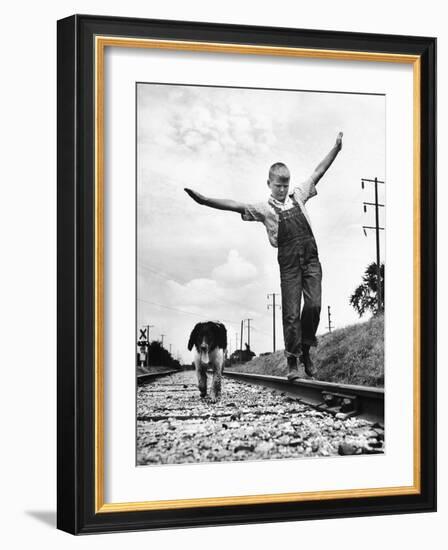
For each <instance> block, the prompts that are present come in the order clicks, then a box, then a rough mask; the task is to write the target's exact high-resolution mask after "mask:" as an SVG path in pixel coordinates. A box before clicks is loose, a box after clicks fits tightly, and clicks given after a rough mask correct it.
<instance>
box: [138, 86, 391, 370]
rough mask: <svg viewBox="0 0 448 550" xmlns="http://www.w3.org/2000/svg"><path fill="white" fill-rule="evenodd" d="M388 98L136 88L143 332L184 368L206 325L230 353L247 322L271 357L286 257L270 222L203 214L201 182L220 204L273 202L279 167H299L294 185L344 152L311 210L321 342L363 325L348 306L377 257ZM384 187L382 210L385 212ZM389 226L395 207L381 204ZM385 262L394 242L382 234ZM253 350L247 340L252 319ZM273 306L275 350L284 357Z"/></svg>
mask: <svg viewBox="0 0 448 550" xmlns="http://www.w3.org/2000/svg"><path fill="white" fill-rule="evenodd" d="M385 102H386V100H385V97H384V96H377V95H361V94H341V93H334V92H332V91H331V90H329V92H328V93H323V92H314V91H295V90H259V89H240V88H221V87H202V86H193V85H192V86H180V85H168V84H152V83H139V84H137V328H139V327H141V326H143V325H153V328H151V332H150V339H151V340H153V339H157V340H161V338H162V336H161V335H162V334H163V335H164V336H163V343H164V346H165V347H166V348H167V349H168V350H171V352H172V354H173V355H174V356H175V357H176V356H177V357H179V359H180V360H181V361H183V362H185V363H190V362H191V360H192V355H191V353H190V352H188V350H187V343H188V338H189V335H190V332H191V330H192V329H193V327H194V325H195V324H196V323H197V322H199V321H207V320H220V321H222V322H223V323H224V324H225V325H226V327H227V331H228V336H229V341H230V351H231V352H232V351H233V350H234V349H235V341H236V340H237V336H236V333H238V348H239V347H240V345H239V339H240V334H239V332H240V326H241V320H243V319H252V320H251V322H250V327H251V331H250V345H251V348H252V350H253V351H254V352H255V353H256V354H257V355H258V354H259V353H263V352H268V351H272V349H273V313H272V311H273V310H272V308H270V309H269V310H268V308H267V306H268V303H272V300H270V301H269V300H268V297H267V295H268V294H272V293H278V294H279V296H278V297H277V303H280V280H279V269H278V263H277V250H276V249H275V248H273V247H272V246H271V245H270V244H269V241H268V238H267V234H266V230H265V228H264V226H263V224H261V223H257V222H244V221H243V220H242V219H241V217H240V215H239V214H236V213H233V212H223V211H218V210H214V209H210V208H207V207H205V206H200V205H198V204H197V203H195V202H194V201H193V200H192V199H191V198H190V197H188V195H187V194H186V193H185V192H184V187H190V188H192V189H195V190H197V191H199V192H200V193H202V194H204V195H207V196H210V197H216V198H232V199H235V200H238V201H241V202H259V201H263V200H267V199H268V197H269V189H268V187H267V184H266V181H267V174H268V170H269V167H270V166H271V165H272V164H273V163H274V162H284V163H285V164H286V165H287V166H288V167H289V169H290V172H291V185H290V187H291V189H292V187H293V186H294V185H296V184H299V183H300V182H301V181H303V180H305V179H306V178H307V177H308V176H309V175H310V174H311V173H312V172H313V170H314V168H315V167H316V165H317V164H318V163H319V162H320V161H321V160H322V159H323V158H324V156H325V155H326V154H327V153H328V152H329V151H330V149H331V148H332V147H333V145H334V142H335V139H336V136H337V134H338V132H339V131H342V132H343V133H344V137H343V148H342V151H341V152H340V153H339V155H338V157H337V158H336V160H335V161H334V163H333V165H332V166H331V167H330V169H329V170H328V172H327V173H326V174H325V175H324V177H323V178H322V179H321V180H320V182H319V183H318V185H317V191H318V194H317V196H315V197H313V198H312V199H310V200H309V201H308V203H307V210H308V213H309V215H310V218H311V222H312V227H313V232H314V235H315V238H316V241H317V245H318V249H319V257H320V261H321V264H322V269H323V280H322V314H321V322H320V326H319V330H318V335H319V334H323V333H325V332H327V331H328V328H327V327H328V317H327V306H330V307H331V322H332V326H333V328H341V327H344V326H346V325H349V324H353V323H357V322H362V321H364V320H366V317H364V318H361V319H359V317H358V314H357V313H356V312H355V310H354V309H353V308H352V306H350V305H349V298H350V295H351V294H352V292H353V291H354V289H355V288H356V287H357V286H358V285H359V284H360V283H361V277H362V274H363V272H364V270H365V268H366V267H367V265H368V264H369V263H371V262H372V261H376V246H375V232H374V231H367V236H365V235H364V232H363V229H362V226H363V225H367V226H373V225H375V209H374V208H373V207H371V206H368V207H367V212H366V213H364V210H363V202H364V201H365V202H374V199H375V195H374V186H373V185H371V184H366V185H365V189H364V190H363V189H362V188H361V178H370V179H373V178H375V177H378V178H379V179H380V180H384V176H385V163H386V159H385V107H386V105H385ZM384 200H385V193H384V186H383V185H380V186H379V202H380V203H382V204H384ZM380 224H381V226H382V227H385V225H384V224H385V208H380ZM380 233H381V241H380V242H381V257H382V258H384V244H385V243H384V233H385V231H381V232H380ZM244 325H245V329H244V333H243V334H244V336H243V343H244V342H247V341H248V331H247V326H248V323H247V322H246V323H244ZM283 347H284V345H283V336H282V323H281V311H279V309H277V310H276V349H283Z"/></svg>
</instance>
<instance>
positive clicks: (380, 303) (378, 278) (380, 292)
mask: <svg viewBox="0 0 448 550" xmlns="http://www.w3.org/2000/svg"><path fill="white" fill-rule="evenodd" d="M365 182H368V183H374V184H375V202H365V203H364V212H367V208H366V206H374V207H375V226H374V227H371V226H367V225H363V227H362V228H363V231H364V235H366V236H367V233H366V229H375V236H376V284H377V288H378V290H377V293H376V297H377V302H378V311H382V309H383V289H382V285H381V263H380V231H384V227H380V224H379V210H378V208H379V207H382V208H384V204H379V203H378V184H379V183H382V184H383V185H384V181H380V180H379V179H378V178H375V179H373V180H370V179H366V178H362V179H361V187H362V188H363V189H364V183H365Z"/></svg>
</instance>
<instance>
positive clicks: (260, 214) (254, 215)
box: [241, 203, 266, 222]
mask: <svg viewBox="0 0 448 550" xmlns="http://www.w3.org/2000/svg"><path fill="white" fill-rule="evenodd" d="M265 217H266V205H265V204H264V203H257V204H246V208H245V209H244V213H243V214H241V218H242V219H243V220H244V221H245V222H264V220H265Z"/></svg>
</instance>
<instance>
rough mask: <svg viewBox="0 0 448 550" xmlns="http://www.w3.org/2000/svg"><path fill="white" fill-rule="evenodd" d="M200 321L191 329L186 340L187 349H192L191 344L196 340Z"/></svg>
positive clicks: (200, 324)
mask: <svg viewBox="0 0 448 550" xmlns="http://www.w3.org/2000/svg"><path fill="white" fill-rule="evenodd" d="M201 326H202V323H198V324H197V325H196V326H195V327H194V329H193V330H192V331H191V334H190V339H189V340H188V351H191V350H192V349H193V346H194V344H195V342H196V340H197V337H198V334H199V331H200V330H201Z"/></svg>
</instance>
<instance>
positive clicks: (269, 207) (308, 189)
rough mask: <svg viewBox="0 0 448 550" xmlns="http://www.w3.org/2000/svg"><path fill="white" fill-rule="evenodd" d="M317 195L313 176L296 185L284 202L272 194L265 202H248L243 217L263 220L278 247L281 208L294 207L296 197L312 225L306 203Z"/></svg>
mask: <svg viewBox="0 0 448 550" xmlns="http://www.w3.org/2000/svg"><path fill="white" fill-rule="evenodd" d="M315 195H317V191H316V187H315V184H314V180H313V178H312V176H311V177H309V178H308V179H307V180H305V181H304V182H303V183H301V184H299V185H298V186H296V187H295V188H294V189H293V191H292V193H290V194H289V196H288V197H287V198H286V200H285V202H284V203H282V202H279V201H278V200H276V199H274V197H272V196H271V197H269V199H268V200H267V201H264V202H258V203H254V204H246V208H245V210H244V214H241V218H242V219H243V220H244V221H246V222H262V223H263V224H264V226H265V227H266V231H267V234H268V238H269V242H270V243H271V245H272V246H274V247H275V248H277V246H278V244H277V239H278V221H279V216H278V212H279V210H283V211H284V210H289V209H290V208H292V207H293V206H294V203H293V201H292V197H294V199H295V200H296V202H297V204H298V205H299V206H300V208H301V210H302V212H303V214H304V216H305V218H306V220H307V222H308V223H309V225H310V227H311V221H310V218H309V216H308V212H307V211H306V208H305V203H306V201H307V200H308V199H310V198H311V197H314V196H315Z"/></svg>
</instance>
